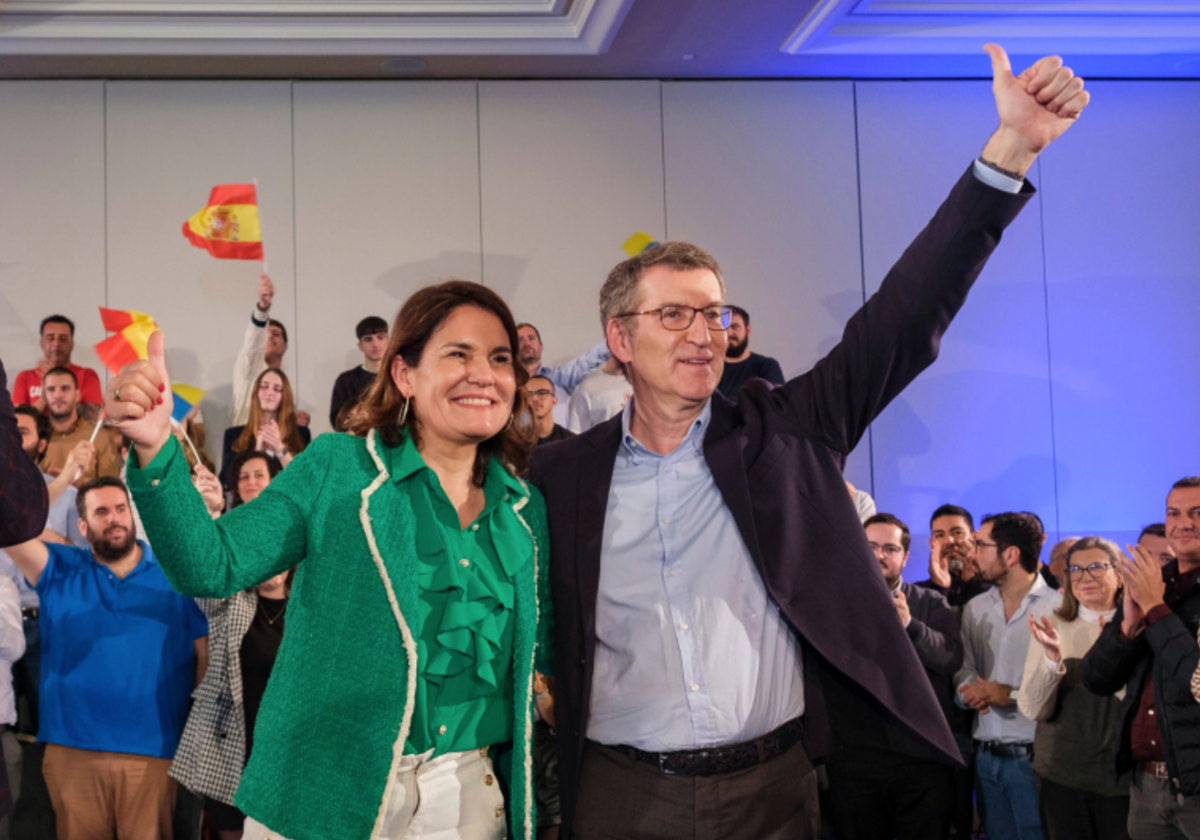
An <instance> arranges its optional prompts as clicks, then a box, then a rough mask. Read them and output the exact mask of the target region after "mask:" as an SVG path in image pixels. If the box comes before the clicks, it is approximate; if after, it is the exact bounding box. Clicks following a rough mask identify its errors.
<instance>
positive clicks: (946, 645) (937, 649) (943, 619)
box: [900, 583, 963, 732]
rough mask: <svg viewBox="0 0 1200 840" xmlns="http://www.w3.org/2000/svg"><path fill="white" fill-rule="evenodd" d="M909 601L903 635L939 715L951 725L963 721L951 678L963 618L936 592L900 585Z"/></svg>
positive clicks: (958, 665) (956, 666) (959, 652)
mask: <svg viewBox="0 0 1200 840" xmlns="http://www.w3.org/2000/svg"><path fill="white" fill-rule="evenodd" d="M900 588H901V590H902V591H903V592H904V597H905V599H906V600H907V601H908V613H909V615H910V616H911V617H912V621H910V622H909V623H908V627H906V628H905V632H906V633H907V634H908V638H909V639H910V640H911V641H912V643H913V648H914V649H915V650H916V652H917V658H918V659H920V660H921V665H922V666H924V668H925V675H926V676H927V677H929V684H930V685H932V686H933V693H934V694H935V695H937V699H938V703H940V704H941V707H942V713H943V714H944V715H946V720H947V722H948V723H950V724H951V725H950V729H951V730H952V731H955V732H957V731H959V728H958V727H956V726H955V725H954V723H955V722H956V721H957V720H958V718H960V717H962V716H963V714H962V711H963V710H962V709H960V708H958V706H957V705H955V703H954V695H955V690H954V675H955V673H957V672H958V669H959V668H961V667H962V660H963V644H962V616H961V615H959V613H958V611H957V610H956V609H954V607H952V606H950V603H949V602H948V601H947V600H946V599H945V598H943V597H942V596H941V594H939V593H938V592H936V591H934V590H932V589H923V588H922V587H920V586H913V585H912V584H909V583H903V584H901V585H900Z"/></svg>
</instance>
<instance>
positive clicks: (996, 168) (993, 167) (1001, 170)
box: [979, 155, 1025, 181]
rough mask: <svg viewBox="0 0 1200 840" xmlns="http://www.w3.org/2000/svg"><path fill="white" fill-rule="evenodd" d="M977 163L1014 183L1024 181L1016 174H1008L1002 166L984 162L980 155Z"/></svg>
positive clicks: (988, 161) (1022, 177)
mask: <svg viewBox="0 0 1200 840" xmlns="http://www.w3.org/2000/svg"><path fill="white" fill-rule="evenodd" d="M979 162H980V163H982V164H983V165H984V166H986V167H987V168H988V169H990V170H992V171H993V172H998V173H1000V174H1001V175H1003V176H1004V177H1005V178H1012V179H1013V180H1014V181H1024V180H1025V176H1024V175H1018V174H1017V173H1016V172H1010V171H1008V170H1007V169H1005V168H1004V167H1002V166H997V165H996V164H994V163H992V162H991V161H990V160H984V158H983V156H982V155H980V156H979Z"/></svg>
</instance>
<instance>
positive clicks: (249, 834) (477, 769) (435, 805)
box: [242, 749, 508, 840]
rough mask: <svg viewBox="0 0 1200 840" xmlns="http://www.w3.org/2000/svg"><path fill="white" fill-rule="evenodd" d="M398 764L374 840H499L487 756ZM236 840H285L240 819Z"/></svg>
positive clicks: (500, 814)
mask: <svg viewBox="0 0 1200 840" xmlns="http://www.w3.org/2000/svg"><path fill="white" fill-rule="evenodd" d="M432 754H433V751H432V750H430V751H429V752H427V753H423V754H421V755H406V756H403V757H402V758H401V759H400V765H399V766H398V767H397V768H396V777H395V780H394V781H393V783H392V792H391V796H390V798H389V799H388V803H387V810H386V815H385V816H384V818H383V830H382V831H381V832H380V834H379V840H416V838H420V840H501V838H502V837H505V836H506V835H507V834H508V829H507V826H506V824H505V819H504V794H502V793H501V792H500V783H499V782H498V781H497V780H496V774H495V771H494V770H493V769H492V760H491V759H490V758H488V757H487V750H486V749H482V750H467V751H466V752H456V753H446V754H445V755H439V756H438V757H437V758H430V756H431V755H432ZM245 832H246V833H245V834H243V835H242V840H286V838H284V837H283V835H281V834H278V833H276V832H274V831H271V830H270V829H269V828H267V827H266V826H264V825H263V824H262V823H260V822H256V821H255V820H254V819H253V818H251V817H246V828H245Z"/></svg>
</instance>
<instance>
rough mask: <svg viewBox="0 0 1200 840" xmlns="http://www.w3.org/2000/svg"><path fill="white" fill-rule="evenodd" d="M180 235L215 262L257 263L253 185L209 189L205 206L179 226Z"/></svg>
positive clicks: (258, 241)
mask: <svg viewBox="0 0 1200 840" xmlns="http://www.w3.org/2000/svg"><path fill="white" fill-rule="evenodd" d="M183 235H184V236H185V237H186V238H187V240H188V241H189V242H191V243H192V244H193V245H195V246H196V247H197V248H203V249H205V250H206V251H208V252H209V253H210V254H212V255H213V256H214V257H216V258H217V259H219V260H261V259H262V258H263V246H262V228H261V227H260V225H259V223H258V190H257V189H256V188H255V186H254V184H225V185H224V186H221V187H213V190H212V193H211V194H210V195H209V197H208V206H207V207H205V208H204V209H203V210H201V211H200V212H199V213H197V214H196V215H194V216H192V217H191V218H190V219H188V220H187V221H186V222H184V223H183Z"/></svg>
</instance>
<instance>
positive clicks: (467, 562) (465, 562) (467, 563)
mask: <svg viewBox="0 0 1200 840" xmlns="http://www.w3.org/2000/svg"><path fill="white" fill-rule="evenodd" d="M458 565H460V566H462V567H463V568H464V569H465V568H467V566H470V565H471V561H470V560H468V559H467V558H466V557H464V558H463V559H461V560H459V561H458Z"/></svg>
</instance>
